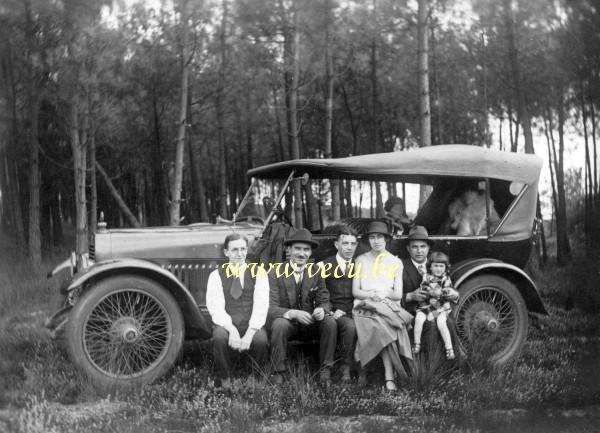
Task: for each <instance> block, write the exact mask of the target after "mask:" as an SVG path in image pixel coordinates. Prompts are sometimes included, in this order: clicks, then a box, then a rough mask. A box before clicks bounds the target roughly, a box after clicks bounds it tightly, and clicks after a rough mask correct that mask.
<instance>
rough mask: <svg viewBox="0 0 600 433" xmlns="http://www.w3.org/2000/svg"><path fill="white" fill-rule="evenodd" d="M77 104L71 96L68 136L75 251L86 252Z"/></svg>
mask: <svg viewBox="0 0 600 433" xmlns="http://www.w3.org/2000/svg"><path fill="white" fill-rule="evenodd" d="M79 129H80V128H79V104H78V101H77V97H76V96H72V97H71V105H70V107H69V137H70V139H71V149H72V152H73V171H74V173H75V176H74V179H75V252H76V253H77V254H84V253H86V252H87V247H88V245H87V234H88V227H87V208H86V191H85V179H86V167H87V164H86V160H87V158H86V153H87V152H86V150H87V149H86V147H85V143H82V142H81V140H80V137H79Z"/></svg>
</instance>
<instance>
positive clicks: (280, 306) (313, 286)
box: [268, 263, 331, 321]
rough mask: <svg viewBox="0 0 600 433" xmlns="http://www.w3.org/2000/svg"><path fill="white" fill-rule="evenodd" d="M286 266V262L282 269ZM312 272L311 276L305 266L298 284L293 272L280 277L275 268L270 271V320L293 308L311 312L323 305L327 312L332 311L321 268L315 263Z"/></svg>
mask: <svg viewBox="0 0 600 433" xmlns="http://www.w3.org/2000/svg"><path fill="white" fill-rule="evenodd" d="M290 266H291V265H290ZM284 267H285V263H284V264H283V265H282V266H281V269H282V270H283V269H284ZM282 274H284V273H283V272H282ZM311 274H312V276H309V274H308V269H307V267H305V268H304V271H303V273H302V281H301V282H300V284H299V285H297V284H296V280H295V278H294V275H293V274H292V275H290V276H288V277H286V276H285V275H281V276H280V277H279V278H278V277H277V273H276V271H275V269H272V270H271V271H270V272H269V289H270V291H269V315H268V319H269V321H273V320H274V319H276V318H278V317H283V315H284V314H285V313H286V312H287V311H289V310H292V309H293V310H304V311H306V312H308V313H311V314H312V312H313V310H314V309H315V308H317V307H322V308H323V309H324V310H325V313H329V312H330V311H331V303H330V302H329V292H328V291H327V288H326V287H325V281H324V280H323V278H321V273H320V269H319V268H318V267H317V266H316V265H315V264H313V265H312V269H311ZM298 286H299V287H298Z"/></svg>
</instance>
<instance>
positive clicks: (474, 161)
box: [248, 144, 542, 184]
mask: <svg viewBox="0 0 600 433" xmlns="http://www.w3.org/2000/svg"><path fill="white" fill-rule="evenodd" d="M541 168H542V160H541V159H540V158H539V157H537V156H535V155H530V154H524V153H513V152H503V151H499V150H491V149H487V148H483V147H479V146H470V145H463V144H447V145H438V146H430V147H424V148H412V149H409V150H405V151H399V152H389V153H373V154H368V155H359V156H349V157H345V158H331V159H295V160H290V161H282V162H277V163H274V164H268V165H264V166H262V167H257V168H253V169H251V170H249V171H248V174H249V175H250V176H252V177H257V178H260V179H277V178H285V177H287V176H288V175H289V173H290V171H291V170H296V174H297V175H302V174H304V173H308V175H309V176H310V177H311V178H317V179H319V178H324V179H336V178H337V179H339V178H343V179H357V180H372V181H377V180H379V181H386V182H394V181H396V182H416V183H421V182H422V183H427V182H428V181H429V180H430V178H432V177H437V176H452V177H472V178H491V179H500V180H506V181H513V182H523V183H526V184H533V183H537V181H538V178H539V175H540V171H541Z"/></svg>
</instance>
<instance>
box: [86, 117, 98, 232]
mask: <svg viewBox="0 0 600 433" xmlns="http://www.w3.org/2000/svg"><path fill="white" fill-rule="evenodd" d="M92 122H93V120H92ZM89 143H90V144H89V147H90V150H89V161H88V171H89V174H90V228H91V230H92V232H95V231H96V227H97V226H98V184H97V178H96V134H95V130H94V127H93V125H92V127H91V128H90V141H89Z"/></svg>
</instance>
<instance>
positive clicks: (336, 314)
mask: <svg viewBox="0 0 600 433" xmlns="http://www.w3.org/2000/svg"><path fill="white" fill-rule="evenodd" d="M357 238H358V235H357V233H356V232H355V231H354V230H353V229H352V228H350V227H344V228H342V229H341V230H340V232H339V233H338V235H337V238H336V240H335V242H334V245H335V248H336V249H337V254H335V255H333V256H330V257H327V258H326V259H325V260H323V261H322V262H320V265H321V266H322V268H323V274H324V276H325V284H326V286H327V291H328V292H329V300H330V302H331V306H332V311H333V318H334V319H335V320H336V321H337V328H338V338H339V341H340V349H341V355H342V365H341V373H342V377H341V380H342V382H346V383H347V382H350V380H351V379H350V367H351V366H352V365H353V364H354V348H355V346H356V327H355V326H354V319H353V318H352V307H353V302H354V296H353V295H352V278H350V270H351V266H354V253H356V247H357V246H358V239H357Z"/></svg>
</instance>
